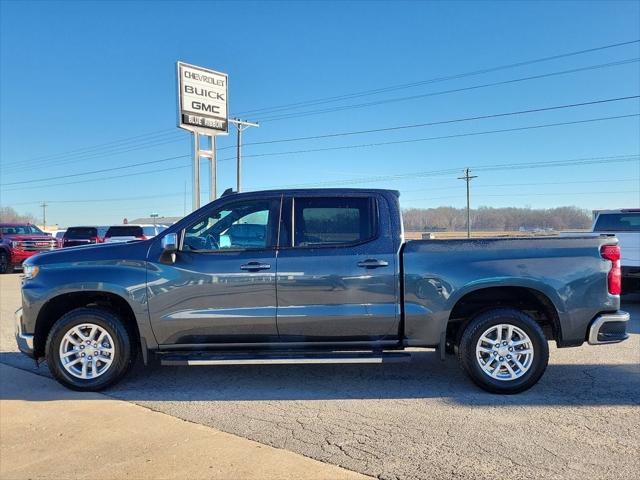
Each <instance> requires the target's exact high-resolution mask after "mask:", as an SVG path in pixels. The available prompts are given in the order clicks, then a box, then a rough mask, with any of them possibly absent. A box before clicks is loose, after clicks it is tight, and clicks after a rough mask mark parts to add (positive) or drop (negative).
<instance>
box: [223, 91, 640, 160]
mask: <svg viewBox="0 0 640 480" xmlns="http://www.w3.org/2000/svg"><path fill="white" fill-rule="evenodd" d="M638 98H640V95H631V96H626V97H616V98H607V99H601V100H591V101H588V102H581V103H571V104H565V105H554V106H551V107H539V108H533V109H528V110H517V111H513V112H502V113H492V114H488V115H477V116H473V117H463V118H455V119H451V120H440V121H436V122H425V123H413V124H408V125H397V126H394V127H384V128H373V129H368V130H355V131H348V132H336V133H328V134H324V135H311V136H306V137H294V138H282V139H277V140H264V141H260V142H249V143H245V144H244V145H245V146H248V145H268V144H273V143H286V142H298V141H306V140H318V139H324V138H335V137H345V136H350V135H363V134H367V133H377V132H390V131H393V130H405V129H409V128H420V127H431V126H434V125H445V124H448V123H459V122H468V121H472V120H485V119H489V118H499V117H508V116H512V115H523V114H527V113H538V112H546V111H551V110H562V109H565V108H576V107H584V106H587V105H597V104H601V103H610V102H619V101H623V100H631V99H638ZM227 148H233V147H227ZM219 150H224V149H223V148H221V149H219Z"/></svg>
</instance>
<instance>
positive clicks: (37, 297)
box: [16, 189, 629, 393]
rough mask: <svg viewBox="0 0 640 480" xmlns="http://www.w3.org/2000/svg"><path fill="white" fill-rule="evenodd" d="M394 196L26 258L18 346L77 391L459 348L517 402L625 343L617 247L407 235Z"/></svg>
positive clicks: (241, 215)
mask: <svg viewBox="0 0 640 480" xmlns="http://www.w3.org/2000/svg"><path fill="white" fill-rule="evenodd" d="M398 197H399V195H398V193H397V192H393V191H387V190H356V189H335V190H333V189H327V190H284V191H266V192H253V193H241V194H230V195H224V196H223V197H222V198H220V199H218V200H216V201H214V202H212V203H210V204H209V205H206V206H205V207H203V208H201V209H199V210H197V211H195V212H193V213H192V214H190V215H189V216H187V217H186V218H184V219H182V220H181V221H179V222H178V223H176V224H174V225H172V226H171V227H169V228H168V229H167V230H165V231H164V232H162V233H160V234H159V235H158V236H157V237H155V238H152V239H150V240H143V241H139V242H130V243H119V244H112V245H101V246H99V247H97V246H94V247H86V248H77V249H65V250H58V251H56V252H51V253H48V254H43V255H38V256H37V257H35V258H33V259H30V260H28V261H27V262H26V264H25V279H24V282H23V285H22V298H23V302H22V305H23V308H22V309H21V310H19V311H18V312H17V315H16V322H17V323H16V329H17V334H16V338H17V341H18V345H19V347H20V349H21V350H22V351H23V352H25V353H27V354H28V355H30V356H32V357H35V358H36V359H40V358H43V357H44V358H46V360H47V363H48V365H49V368H50V370H51V372H52V374H53V375H54V376H55V378H57V379H58V380H59V381H60V382H61V383H62V384H64V385H66V386H68V387H70V388H73V389H77V390H98V389H101V388H105V387H107V386H108V385H111V384H113V383H114V382H116V381H117V380H118V379H120V378H121V377H122V376H123V375H124V374H125V373H126V371H127V369H128V368H129V366H130V365H131V364H132V363H133V361H134V359H135V357H136V354H137V353H138V352H141V353H142V358H143V360H144V362H145V363H146V362H147V360H148V358H149V356H150V354H154V355H156V356H157V357H158V358H159V359H160V362H161V363H162V364H165V365H224V364H252V363H269V364H273V363H286V364H290V363H384V362H391V361H404V360H408V359H410V354H409V353H407V352H403V350H404V349H405V348H406V347H427V348H437V349H439V350H440V354H441V356H442V357H443V358H444V355H445V353H446V352H451V353H454V352H455V353H456V354H457V356H458V358H459V361H460V363H461V365H462V367H463V368H464V369H465V371H466V372H467V373H468V374H469V376H470V377H471V378H472V379H473V381H475V382H476V383H477V384H478V385H480V386H481V387H482V388H484V389H487V390H489V391H492V392H500V393H515V392H520V391H523V390H525V389H527V388H529V387H531V386H532V385H534V384H535V383H536V382H537V381H538V379H539V378H540V377H541V376H542V374H543V373H544V371H545V368H546V366H547V361H548V356H549V348H548V341H549V340H553V341H555V342H556V344H557V345H558V346H559V347H573V346H578V345H582V344H583V343H584V342H588V343H590V344H603V343H615V342H620V341H622V340H624V339H626V338H627V333H626V323H627V321H628V319H629V315H628V314H627V313H625V312H621V311H619V307H620V295H619V294H620V263H619V261H618V260H619V258H620V250H619V248H618V246H617V240H616V238H615V237H613V236H608V235H602V236H583V237H575V238H558V237H555V238H554V237H550V238H528V239H527V238H524V239H523V238H500V239H481V240H480V239H478V240H447V241H443V240H417V241H409V242H404V239H403V232H402V218H401V213H400V212H401V211H400V205H399V198H398Z"/></svg>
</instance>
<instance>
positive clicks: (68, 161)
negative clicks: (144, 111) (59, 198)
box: [3, 136, 185, 172]
mask: <svg viewBox="0 0 640 480" xmlns="http://www.w3.org/2000/svg"><path fill="white" fill-rule="evenodd" d="M184 140H185V137H184V136H181V137H179V138H176V137H173V138H168V139H157V140H153V141H149V142H144V143H139V144H136V145H129V146H126V147H118V148H117V149H112V150H104V151H99V152H95V153H90V154H87V155H86V156H82V154H77V155H76V156H71V157H70V158H68V159H67V158H61V159H55V160H50V161H46V162H43V163H38V164H32V165H27V166H25V165H23V164H20V165H17V166H14V167H13V168H9V170H10V171H20V172H23V171H24V170H35V169H40V168H42V167H48V166H56V167H57V166H60V165H68V164H71V163H78V162H84V161H87V160H93V159H97V158H104V157H110V156H114V155H121V154H124V153H129V152H133V151H137V150H142V149H146V148H153V147H158V146H161V145H166V144H168V143H176V142H178V141H184ZM3 168H4V167H3ZM4 170H5V171H6V169H4Z"/></svg>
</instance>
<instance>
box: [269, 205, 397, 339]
mask: <svg viewBox="0 0 640 480" xmlns="http://www.w3.org/2000/svg"><path fill="white" fill-rule="evenodd" d="M282 218H283V222H282V226H281V236H280V248H279V251H278V281H277V290H278V330H279V332H280V338H281V340H283V341H291V342H303V341H304V342H330V343H335V342H349V341H351V342H367V343H373V342H378V341H381V340H394V341H395V340H397V339H398V327H399V298H398V297H399V295H398V290H399V285H398V284H397V279H398V276H397V270H398V266H397V255H396V252H395V248H394V243H393V239H392V235H391V233H390V232H391V227H390V225H389V222H388V218H389V210H388V205H387V204H386V202H385V199H384V198H383V197H380V198H378V197H377V196H372V195H353V196H340V197H337V196H332V197H331V196H329V197H322V196H300V197H294V198H289V199H288V200H287V201H286V202H285V208H284V210H283V216H282Z"/></svg>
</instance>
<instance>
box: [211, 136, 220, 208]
mask: <svg viewBox="0 0 640 480" xmlns="http://www.w3.org/2000/svg"><path fill="white" fill-rule="evenodd" d="M209 152H211V156H210V157H209V201H210V202H212V201H214V200H215V199H216V198H217V196H218V192H217V190H218V188H217V187H218V182H217V177H218V162H217V159H216V137H215V135H209Z"/></svg>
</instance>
